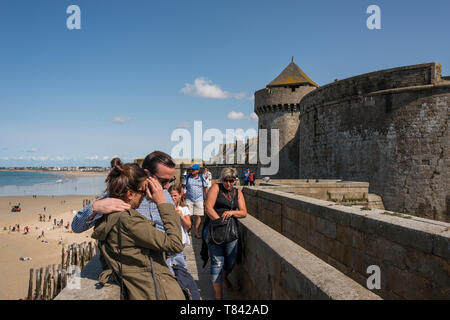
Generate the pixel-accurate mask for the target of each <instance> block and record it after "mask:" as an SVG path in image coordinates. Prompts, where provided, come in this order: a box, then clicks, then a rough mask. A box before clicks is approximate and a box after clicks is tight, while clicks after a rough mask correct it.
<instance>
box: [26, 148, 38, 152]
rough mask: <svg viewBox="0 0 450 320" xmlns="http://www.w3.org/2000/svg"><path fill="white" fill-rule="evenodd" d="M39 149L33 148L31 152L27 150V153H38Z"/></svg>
mask: <svg viewBox="0 0 450 320" xmlns="http://www.w3.org/2000/svg"><path fill="white" fill-rule="evenodd" d="M38 151H39V149H38V148H31V149H30V150H27V152H38Z"/></svg>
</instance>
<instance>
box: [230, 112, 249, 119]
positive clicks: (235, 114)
mask: <svg viewBox="0 0 450 320" xmlns="http://www.w3.org/2000/svg"><path fill="white" fill-rule="evenodd" d="M227 117H228V119H230V120H240V119H243V118H245V114H243V113H242V112H235V111H231V112H230V113H228V116H227Z"/></svg>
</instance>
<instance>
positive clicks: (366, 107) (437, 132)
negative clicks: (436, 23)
mask: <svg viewBox="0 0 450 320" xmlns="http://www.w3.org/2000/svg"><path fill="white" fill-rule="evenodd" d="M449 105H450V84H449V83H448V82H447V81H443V80H442V79H441V66H440V64H438V63H430V64H423V65H417V66H410V67H403V68H396V69H390V70H384V71H379V72H375V73H369V74H366V75H361V76H358V77H354V78H350V79H345V80H341V81H337V82H335V83H332V84H329V85H327V86H324V87H321V88H318V89H316V90H314V91H313V92H311V93H309V94H308V95H306V96H305V97H304V98H303V99H302V101H301V103H300V113H301V115H300V122H301V125H300V127H299V132H298V134H297V135H298V137H299V163H298V166H299V169H298V170H299V178H309V179H316V178H319V179H342V180H351V181H366V182H369V183H370V192H371V193H375V194H378V195H380V196H381V197H382V198H383V202H384V205H385V207H386V208H387V209H389V210H393V211H397V212H402V213H408V214H413V215H417V216H421V217H426V218H429V219H434V220H440V221H447V222H450V207H449V205H448V203H449V202H450V192H449V190H450V128H449V121H450V106H449ZM294 171H295V170H294Z"/></svg>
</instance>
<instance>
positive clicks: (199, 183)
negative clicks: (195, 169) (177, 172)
mask: <svg viewBox="0 0 450 320" xmlns="http://www.w3.org/2000/svg"><path fill="white" fill-rule="evenodd" d="M183 186H184V188H185V190H186V200H187V201H191V202H202V201H203V200H204V199H203V198H204V197H203V188H207V187H208V183H207V182H206V181H205V179H202V176H201V175H200V174H199V175H198V176H197V178H194V177H193V176H192V175H189V176H187V177H186V178H184V180H183Z"/></svg>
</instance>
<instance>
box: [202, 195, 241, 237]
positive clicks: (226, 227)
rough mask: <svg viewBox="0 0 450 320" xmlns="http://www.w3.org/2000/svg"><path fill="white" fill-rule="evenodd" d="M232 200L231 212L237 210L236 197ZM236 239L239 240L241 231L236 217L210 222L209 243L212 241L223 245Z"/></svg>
mask: <svg viewBox="0 0 450 320" xmlns="http://www.w3.org/2000/svg"><path fill="white" fill-rule="evenodd" d="M232 199H233V200H232V202H231V210H235V208H234V195H233V198H232ZM236 239H239V229H238V223H237V219H236V218H235V217H230V218H229V219H228V220H226V221H223V220H222V218H219V219H216V220H210V221H209V225H208V242H211V241H212V242H213V243H215V244H217V245H221V244H223V243H229V242H231V241H234V240H236Z"/></svg>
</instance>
